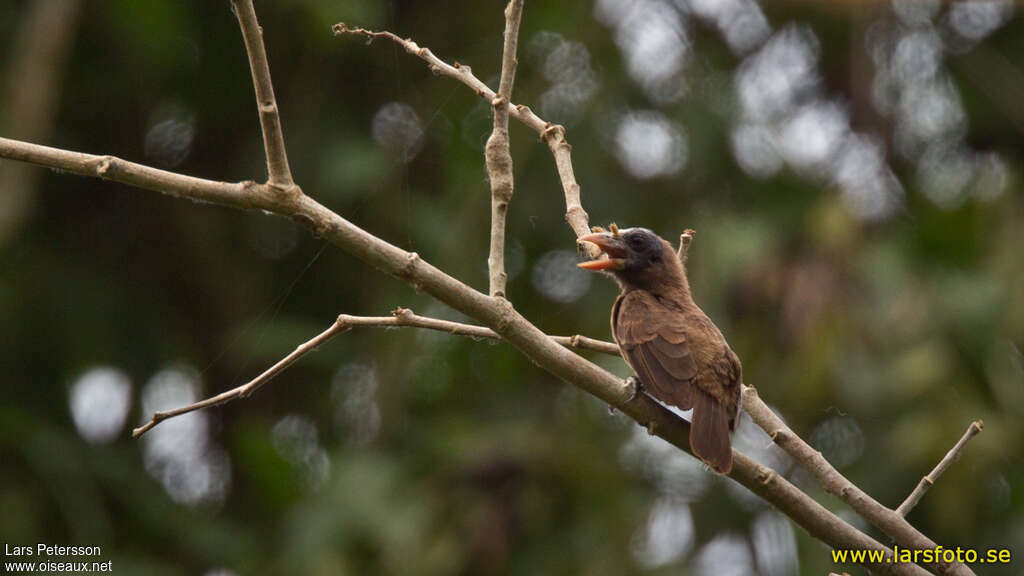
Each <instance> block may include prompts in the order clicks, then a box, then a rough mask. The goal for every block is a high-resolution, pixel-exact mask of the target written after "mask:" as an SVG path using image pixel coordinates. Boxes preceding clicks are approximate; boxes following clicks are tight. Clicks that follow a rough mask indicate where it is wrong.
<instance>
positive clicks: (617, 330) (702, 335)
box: [579, 224, 743, 474]
mask: <svg viewBox="0 0 1024 576" xmlns="http://www.w3.org/2000/svg"><path fill="white" fill-rule="evenodd" d="M595 230H600V229H595ZM579 241H580V242H590V243H592V244H594V245H596V246H597V247H598V248H600V249H601V252H603V253H604V254H605V255H607V256H608V257H607V258H603V257H602V258H599V259H597V260H591V261H588V262H581V263H580V264H579V267H580V268H584V269H586V270H599V271H605V272H609V273H611V275H612V276H613V277H614V278H615V280H616V281H617V282H618V283H619V287H620V288H622V293H621V294H619V297H618V298H617V299H616V300H615V305H614V306H612V335H613V336H614V338H615V342H616V343H617V344H618V345H619V350H620V352H621V353H622V357H623V358H625V360H626V362H627V363H629V365H630V367H632V368H633V371H634V372H636V374H637V376H638V378H639V381H640V384H641V386H642V387H643V389H644V390H645V391H646V392H647V393H648V394H650V395H651V396H653V397H654V398H656V399H658V400H660V401H661V402H664V403H666V404H671V405H673V406H677V407H679V408H681V409H683V410H689V409H690V408H693V418H692V423H691V426H690V447H691V448H692V449H693V453H694V454H695V455H696V456H697V457H699V458H700V459H701V460H703V461H704V462H706V463H707V464H708V465H709V466H711V468H712V469H714V470H715V471H716V472H719V473H722V474H727V473H728V472H729V471H730V470H732V447H731V443H730V440H729V433H730V432H731V431H733V430H734V429H735V428H736V421H737V418H738V416H739V406H740V383H741V382H742V380H743V376H742V367H741V366H740V360H739V358H737V357H736V354H735V353H734V352H733V351H732V349H730V348H729V344H728V343H726V341H725V338H724V337H723V336H722V333H721V332H720V331H719V330H718V327H717V326H715V325H714V323H712V322H711V320H710V319H709V318H708V317H707V316H706V315H705V314H704V312H703V311H702V310H701V309H700V308H699V307H698V306H697V304H695V303H694V301H693V298H692V297H691V296H690V284H689V282H688V281H687V279H686V270H685V269H684V267H683V264H682V263H681V262H680V261H679V258H678V257H677V256H676V253H675V251H674V250H673V249H672V246H671V245H670V244H669V243H668V242H666V241H665V240H663V239H661V238H660V237H659V236H658V235H657V234H655V233H654V232H651V231H650V230H648V229H646V228H629V229H625V230H619V229H618V228H617V227H615V225H614V224H613V225H612V227H611V231H608V232H605V231H601V232H597V233H594V234H589V235H587V236H583V237H582V238H580V239H579Z"/></svg>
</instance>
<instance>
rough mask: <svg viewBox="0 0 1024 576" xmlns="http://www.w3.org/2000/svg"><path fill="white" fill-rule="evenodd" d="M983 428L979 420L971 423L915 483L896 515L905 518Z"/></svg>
mask: <svg viewBox="0 0 1024 576" xmlns="http://www.w3.org/2000/svg"><path fill="white" fill-rule="evenodd" d="M984 427H985V423H984V422H982V421H981V420H975V421H974V422H971V425H970V426H968V427H967V431H966V432H964V435H963V436H962V437H961V438H960V440H959V441H957V443H956V444H954V445H953V447H952V448H950V449H949V452H947V453H946V455H945V456H944V457H943V458H942V460H940V461H939V463H938V464H936V465H935V468H933V469H932V471H931V472H929V473H928V474H927V475H926V476H925V477H924V478H921V481H920V482H918V483H917V487H916V488H914V491H913V492H911V493H910V495H909V496H907V499H906V500H904V501H903V503H902V504H900V506H899V508H897V509H896V513H897V514H899V515H900V516H906V515H907V514H909V513H910V511H911V510H913V509H914V506H917V503H918V502H920V501H921V498H922V497H923V496H924V493H925V492H927V491H928V489H929V488H931V487H932V484H935V481H936V480H938V479H939V476H942V474H943V473H944V472H945V471H946V469H947V468H949V467H950V466H952V465H953V463H954V462H956V461H957V460H959V459H960V452H961V451H962V450H963V449H964V446H967V443H968V442H970V440H971V438H974V437H975V436H976V435H978V433H979V432H981V431H982V429H983V428H984Z"/></svg>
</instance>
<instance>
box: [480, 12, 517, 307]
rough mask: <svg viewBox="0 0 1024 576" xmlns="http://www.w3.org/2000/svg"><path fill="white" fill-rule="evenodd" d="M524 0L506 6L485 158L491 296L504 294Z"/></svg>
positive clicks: (488, 266)
mask: <svg viewBox="0 0 1024 576" xmlns="http://www.w3.org/2000/svg"><path fill="white" fill-rule="evenodd" d="M523 2H524V0H510V1H509V3H508V6H506V7H505V47H504V49H503V50H502V57H501V81H500V83H499V85H498V94H497V95H496V96H495V97H494V99H493V100H492V101H491V105H492V106H494V129H493V130H492V131H491V137H490V138H488V139H487V147H486V149H485V150H484V160H485V162H486V164H487V175H488V177H489V178H490V181H491V252H490V255H489V256H488V257H487V269H488V273H489V274H488V275H489V277H490V294H491V296H502V297H504V296H505V282H506V280H507V279H508V275H507V274H506V273H505V215H506V213H507V212H508V203H509V202H511V201H512V193H513V183H514V178H513V174H512V153H511V152H510V151H509V142H508V103H509V101H510V100H511V98H512V85H513V84H514V82H515V77H516V66H517V65H518V61H517V60H516V46H517V44H518V43H519V23H520V22H521V21H522V19H523Z"/></svg>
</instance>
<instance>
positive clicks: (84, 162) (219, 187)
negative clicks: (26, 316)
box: [0, 137, 273, 209]
mask: <svg viewBox="0 0 1024 576" xmlns="http://www.w3.org/2000/svg"><path fill="white" fill-rule="evenodd" d="M0 158H10V159H11V160H19V161H21V162H28V163H30V164H36V165H38V166H44V167H47V168H51V169H56V170H60V171H63V172H71V173H73V174H78V175H79V176H92V177H95V178H103V179H104V180H113V181H115V182H121V183H123V184H128V185H131V186H137V187H139V188H145V189H147V190H154V191H156V192H160V193H161V194H167V195H169V196H176V197H180V198H188V199H189V200H194V201H197V202H210V203H213V204H222V205H224V206H231V207H233V208H244V209H257V208H260V209H269V208H270V206H271V204H272V203H273V201H272V197H271V195H270V192H269V191H268V190H267V188H266V186H264V185H262V184H256V183H255V182H250V181H246V182H234V183H232V182H217V181H215V180H204V179H202V178H193V177H191V176H185V175H183V174H178V173H177V172H168V171H166V170H160V169H158V168H151V167H149V166H143V165H142V164H135V163H134V162H128V161H126V160H122V159H120V158H116V157H114V156H94V155H92V154H82V153H80V152H71V151H68V150H61V149H59V148H50V147H49V146H40V145H38V144H29V143H28V142H21V141H18V140H11V139H8V138H2V137H0Z"/></svg>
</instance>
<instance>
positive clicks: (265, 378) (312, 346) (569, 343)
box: [132, 308, 619, 438]
mask: <svg viewBox="0 0 1024 576" xmlns="http://www.w3.org/2000/svg"><path fill="white" fill-rule="evenodd" d="M368 326H375V327H392V328H394V327H412V328H426V329H428V330H437V331H439V332H447V333H448V334H452V335H455V336H469V337H470V338H486V339H489V340H501V336H499V335H498V333H497V332H495V331H494V330H491V329H490V328H488V327H486V326H475V325H473V324H464V323H462V322H453V321H451V320H441V319H438V318H430V317H427V316H420V315H418V314H416V313H414V312H413V311H412V310H409V309H408V308H396V309H395V310H394V311H393V312H392V313H391V316H349V315H348V314H341V315H339V316H338V318H337V319H335V321H334V323H333V324H331V326H330V327H329V328H327V329H326V330H324V331H323V332H321V333H319V334H317V335H316V336H314V337H313V338H312V339H310V340H309V341H307V342H304V343H302V344H300V345H299V346H298V347H296V348H295V350H293V351H292V352H291V354H289V355H287V356H285V357H284V358H282V359H281V360H280V361H279V362H277V363H276V364H274V365H273V366H271V367H270V368H268V369H267V370H266V371H265V372H263V373H262V374H260V375H259V376H257V377H256V378H253V379H252V380H250V381H249V382H246V383H245V384H243V385H241V386H238V387H237V388H232V389H231V390H228V391H226V392H222V393H220V394H218V395H216V396H212V397H210V398H206V399H205V400H200V401H199V402H195V403H193V404H189V405H188V406H182V407H181V408H175V409H174V410H168V411H166V412H157V413H155V414H153V417H152V418H151V419H150V421H149V422H147V423H146V424H144V425H143V426H140V427H138V428H136V429H134V430H132V437H133V438H138V437H139V436H142V435H143V434H145V433H146V432H148V431H149V430H150V429H151V428H153V427H154V426H156V425H157V424H159V423H160V422H162V421H164V420H167V419H170V418H174V417H175V416H181V415H182V414H188V413H189V412H195V411H196V410H201V409H203V408H210V407H212V406H219V405H221V404H226V403H228V402H231V401H232V400H236V399H238V398H245V397H247V396H249V395H251V394H252V393H253V392H255V391H256V390H257V389H258V388H259V387H260V386H263V385H264V384H266V383H267V382H269V381H270V379H272V378H273V377H275V376H277V375H278V374H280V373H281V372H283V371H284V370H286V369H287V368H288V367H289V366H291V365H292V364H294V363H295V362H297V361H298V360H299V359H300V358H302V357H303V356H305V355H306V354H309V353H310V352H312V351H314V350H316V349H317V347H319V346H320V345H321V344H323V343H325V342H327V341H328V340H330V339H331V338H334V337H335V336H337V335H338V334H341V333H343V332H347V331H349V330H351V329H352V328H360V327H368ZM551 339H552V340H554V341H555V342H558V343H559V344H561V345H562V346H565V347H566V348H573V349H581V350H593V351H595V352H602V353H604V354H614V355H618V354H619V347H618V346H616V345H615V344H613V343H611V342H604V341H602V340H595V339H593V338H587V337H586V336H580V335H578V334H577V335H574V336H551Z"/></svg>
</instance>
